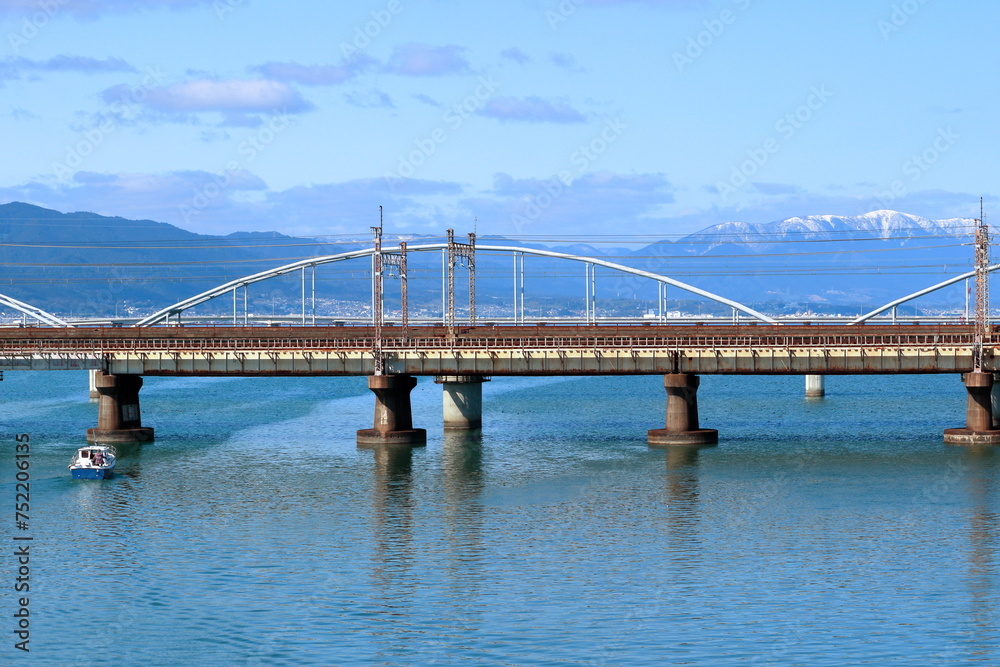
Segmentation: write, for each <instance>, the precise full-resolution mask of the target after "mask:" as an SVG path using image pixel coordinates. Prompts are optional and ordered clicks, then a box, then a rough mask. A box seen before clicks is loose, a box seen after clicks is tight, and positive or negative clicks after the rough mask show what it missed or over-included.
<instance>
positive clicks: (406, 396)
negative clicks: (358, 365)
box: [358, 375, 427, 447]
mask: <svg viewBox="0 0 1000 667" xmlns="http://www.w3.org/2000/svg"><path fill="white" fill-rule="evenodd" d="M416 386H417V380H416V378H414V377H413V376H412V375H372V376H369V378H368V388H369V389H371V390H372V392H374V394H375V423H374V426H373V428H365V429H361V430H359V431H358V446H359V447H372V446H377V445H426V444H427V431H426V430H424V429H422V428H413V414H412V412H411V411H410V391H412V390H413V388H414V387H416Z"/></svg>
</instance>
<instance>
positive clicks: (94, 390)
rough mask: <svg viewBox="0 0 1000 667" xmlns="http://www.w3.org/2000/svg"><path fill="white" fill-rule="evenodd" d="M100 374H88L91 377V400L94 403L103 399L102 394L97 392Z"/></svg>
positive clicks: (96, 371)
mask: <svg viewBox="0 0 1000 667" xmlns="http://www.w3.org/2000/svg"><path fill="white" fill-rule="evenodd" d="M100 372H101V371H99V370H91V371H89V372H88V373H87V375H89V376H90V398H91V400H94V401H96V400H98V399H99V398H100V397H101V394H100V392H98V391H97V374H98V373H100Z"/></svg>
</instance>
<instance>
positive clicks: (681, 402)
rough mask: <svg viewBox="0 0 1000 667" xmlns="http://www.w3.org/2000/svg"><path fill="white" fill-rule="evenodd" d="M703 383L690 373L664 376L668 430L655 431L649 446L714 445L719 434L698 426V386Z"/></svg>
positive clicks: (650, 433) (649, 435)
mask: <svg viewBox="0 0 1000 667" xmlns="http://www.w3.org/2000/svg"><path fill="white" fill-rule="evenodd" d="M699 384H701V380H700V378H699V377H698V376H697V375H693V374H691V373H671V374H670V375H664V376H663V386H664V388H665V389H666V390H667V427H666V428H662V429H653V430H651V431H649V434H648V435H647V442H648V443H649V444H650V445H654V446H666V445H686V446H691V445H715V444H717V443H718V442H719V432H718V431H716V430H715V429H708V428H700V427H699V425H698V385H699Z"/></svg>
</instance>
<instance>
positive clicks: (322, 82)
mask: <svg viewBox="0 0 1000 667" xmlns="http://www.w3.org/2000/svg"><path fill="white" fill-rule="evenodd" d="M376 65H377V63H376V61H375V60H374V59H372V58H369V57H367V56H363V55H362V56H358V57H356V58H352V59H349V60H343V61H341V63H340V64H339V65H300V64H298V63H291V62H284V63H276V62H269V63H264V64H263V65H258V66H256V67H253V68H251V71H253V72H256V73H257V74H260V75H261V76H263V77H264V78H267V79H273V80H275V81H291V82H295V83H300V84H302V85H305V86H333V85H339V84H343V83H346V82H347V81H350V80H351V79H353V78H354V77H356V76H358V75H359V74H361V73H363V72H364V71H365V70H367V69H371V68H372V67H374V66H376Z"/></svg>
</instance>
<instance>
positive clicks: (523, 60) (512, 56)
mask: <svg viewBox="0 0 1000 667" xmlns="http://www.w3.org/2000/svg"><path fill="white" fill-rule="evenodd" d="M500 57H502V58H503V59H504V60H510V61H512V62H515V63H517V64H518V65H526V64H528V63H529V62H531V57H530V56H529V55H528V54H526V53H525V52H524V51H522V50H521V49H519V48H517V47H516V46H512V47H510V48H509V49H504V50H503V51H501V52H500Z"/></svg>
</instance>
